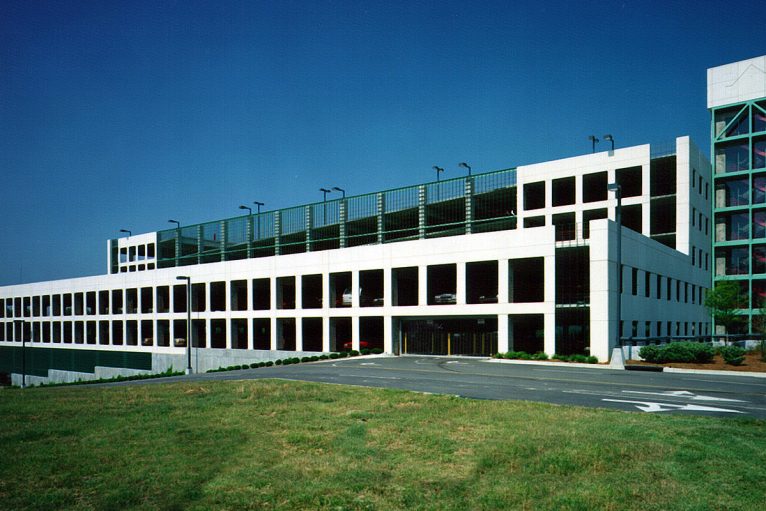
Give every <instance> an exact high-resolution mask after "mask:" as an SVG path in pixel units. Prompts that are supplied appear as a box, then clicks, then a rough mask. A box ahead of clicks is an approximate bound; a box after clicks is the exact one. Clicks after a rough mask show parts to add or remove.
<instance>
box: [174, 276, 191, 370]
mask: <svg viewBox="0 0 766 511" xmlns="http://www.w3.org/2000/svg"><path fill="white" fill-rule="evenodd" d="M176 280H185V281H186V360H187V363H186V374H191V373H192V365H191V277H189V276H186V275H179V276H177V277H176Z"/></svg>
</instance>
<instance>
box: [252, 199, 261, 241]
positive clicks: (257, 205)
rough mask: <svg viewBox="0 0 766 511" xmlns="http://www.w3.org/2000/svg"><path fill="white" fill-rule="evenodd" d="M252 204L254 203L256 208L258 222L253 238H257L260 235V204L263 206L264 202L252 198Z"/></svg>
mask: <svg viewBox="0 0 766 511" xmlns="http://www.w3.org/2000/svg"><path fill="white" fill-rule="evenodd" d="M253 204H255V205H256V207H257V208H258V223H257V224H256V228H255V233H256V234H255V239H259V238H260V237H261V206H264V204H263V202H258V201H257V200H254V201H253Z"/></svg>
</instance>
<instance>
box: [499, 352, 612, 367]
mask: <svg viewBox="0 0 766 511" xmlns="http://www.w3.org/2000/svg"><path fill="white" fill-rule="evenodd" d="M493 356H494V357H495V358H506V359H511V360H548V355H547V354H546V353H543V352H542V351H538V352H537V353H527V352H526V351H509V352H507V353H496V354H495V355H493ZM550 358H551V359H552V360H559V361H561V362H579V363H581V364H596V363H598V359H597V358H596V357H594V356H592V355H591V356H588V355H579V354H578V355H560V354H558V353H554V355H553V356H552V357H550Z"/></svg>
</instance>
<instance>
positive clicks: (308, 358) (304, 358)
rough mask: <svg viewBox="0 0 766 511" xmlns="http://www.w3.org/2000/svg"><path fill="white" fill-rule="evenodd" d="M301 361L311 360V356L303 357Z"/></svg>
mask: <svg viewBox="0 0 766 511" xmlns="http://www.w3.org/2000/svg"><path fill="white" fill-rule="evenodd" d="M301 362H311V357H301Z"/></svg>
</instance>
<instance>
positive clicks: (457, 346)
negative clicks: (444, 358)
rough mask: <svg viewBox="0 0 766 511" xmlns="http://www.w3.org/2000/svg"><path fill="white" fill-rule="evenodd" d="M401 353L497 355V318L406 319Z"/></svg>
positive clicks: (402, 330) (402, 329) (403, 323)
mask: <svg viewBox="0 0 766 511" xmlns="http://www.w3.org/2000/svg"><path fill="white" fill-rule="evenodd" d="M401 347H402V351H401V352H402V354H417V355H472V356H483V357H487V356H490V355H493V354H495V353H497V318H432V319H403V320H402V327H401Z"/></svg>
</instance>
